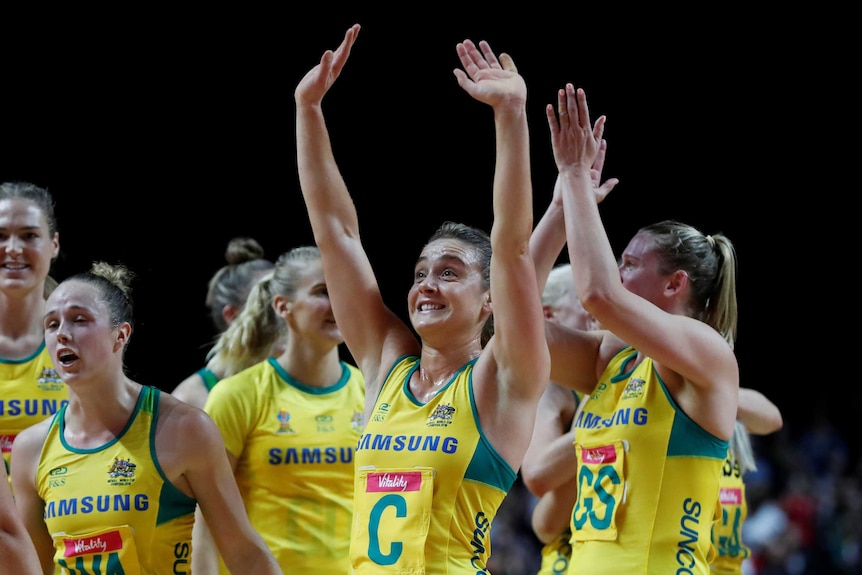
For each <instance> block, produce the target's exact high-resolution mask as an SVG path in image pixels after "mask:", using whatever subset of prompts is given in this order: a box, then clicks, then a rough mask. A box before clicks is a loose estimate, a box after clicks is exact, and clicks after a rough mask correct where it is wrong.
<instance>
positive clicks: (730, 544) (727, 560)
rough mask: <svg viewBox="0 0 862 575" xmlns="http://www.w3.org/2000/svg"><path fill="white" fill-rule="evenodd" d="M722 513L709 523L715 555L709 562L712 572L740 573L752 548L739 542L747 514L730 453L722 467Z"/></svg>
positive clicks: (739, 475) (739, 476)
mask: <svg viewBox="0 0 862 575" xmlns="http://www.w3.org/2000/svg"><path fill="white" fill-rule="evenodd" d="M719 485H720V486H721V494H720V499H721V514H720V515H719V518H718V520H717V521H716V522H715V523H714V524H713V526H712V543H713V545H715V548H716V550H717V551H718V556H717V557H716V558H715V561H714V562H713V563H712V565H711V568H712V572H713V575H718V574H720V575H742V573H743V571H742V563H743V562H744V561H745V560H746V559H748V558H749V557H751V549H749V548H748V546H746V545H745V544H744V543H743V542H742V524H743V523H745V518H746V516H747V515H748V503H747V501H746V498H745V483H744V482H743V474H742V471H741V470H740V468H739V464H738V463H737V462H736V460H734V459H733V458H731V457H728V458H727V459H726V460H725V462H724V467H722V470H721V481H720V483H719Z"/></svg>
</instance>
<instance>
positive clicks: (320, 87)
mask: <svg viewBox="0 0 862 575" xmlns="http://www.w3.org/2000/svg"><path fill="white" fill-rule="evenodd" d="M358 33H359V25H354V26H352V27H351V28H350V29H348V30H347V33H346V34H345V37H344V40H343V41H342V43H341V45H340V46H339V47H338V48H337V49H336V50H335V51H334V52H333V51H332V50H327V51H325V52H324V54H323V57H322V58H321V60H320V63H319V64H318V65H317V66H315V67H314V68H312V69H311V70H310V71H309V72H308V73H307V74H306V75H305V77H304V78H303V79H302V81H301V82H300V84H299V85H298V86H297V88H296V91H295V100H296V130H297V155H298V163H299V178H300V185H301V188H302V193H303V197H304V198H305V202H306V206H307V209H308V215H309V218H310V221H311V227H312V231H313V233H314V239H315V243H316V245H317V246H318V247H319V248H320V251H321V255H322V258H323V267H324V276H325V277H326V283H327V286H329V297H330V301H331V303H332V309H333V312H334V314H335V318H336V320H337V322H338V325H339V327H340V328H341V332H342V334H343V335H344V340H345V343H346V344H347V347H348V349H349V351H350V353H351V354H352V356H353V357H354V358H355V360H356V362H357V365H358V366H359V368H360V370H361V371H362V373H363V375H364V376H365V380H366V405H365V421H366V428H365V431H364V432H363V434H362V436H361V438H360V440H359V445H358V449H357V452H356V484H355V491H354V494H355V495H354V520H353V529H352V535H351V536H352V541H351V548H350V556H351V564H352V568H353V572H354V573H357V574H359V573H407V572H411V573H412V572H415V573H420V572H427V573H441V574H442V573H468V572H469V573H484V572H486V564H487V561H488V557H489V556H490V552H491V550H490V547H489V542H490V533H489V531H490V529H491V524H492V521H493V519H494V515H495V514H496V512H497V510H498V508H499V506H500V503H501V502H502V501H503V498H504V497H505V495H506V493H507V491H508V490H509V489H510V487H511V486H512V484H513V482H514V481H515V478H516V472H517V470H518V468H519V467H520V465H521V461H522V459H523V457H524V453H525V451H526V449H527V446H528V444H529V442H530V435H531V433H532V429H533V421H534V418H535V413H536V406H537V404H538V401H539V398H540V397H541V395H542V392H543V391H544V389H545V386H546V384H547V381H548V376H549V354H548V348H547V345H546V343H545V339H544V319H543V315H542V306H541V301H540V296H539V289H538V285H537V282H536V273H535V267H534V264H533V261H532V258H531V256H530V252H529V249H528V248H529V242H530V234H531V231H532V213H533V209H532V189H531V184H530V164H529V156H530V154H529V141H528V140H529V137H528V136H529V134H528V129H527V120H526V111H525V106H526V96H527V90H526V85H525V83H524V80H523V78H521V76H520V75H519V74H518V72H517V70H516V68H515V65H514V63H513V62H512V59H511V58H510V57H509V56H508V55H506V54H501V55H500V58H499V59H498V58H497V56H496V55H495V54H494V52H493V51H492V50H491V48H490V46H489V45H488V44H487V43H486V42H480V43H479V45H478V46H477V45H476V44H474V43H473V42H472V41H470V40H465V41H464V42H463V43H459V44H458V45H457V46H456V52H457V54H458V57H459V58H460V61H461V64H462V66H463V69H456V70H455V72H454V73H455V76H456V79H457V81H458V84H459V86H461V87H462V88H463V89H464V91H465V92H467V94H468V95H470V96H472V97H473V98H475V99H476V100H478V101H480V102H483V103H486V104H488V105H489V106H491V107H492V108H493V110H494V122H495V127H496V141H497V157H496V171H495V176H494V184H493V212H494V219H493V221H494V224H493V228H492V230H491V233H490V237H489V235H488V234H486V233H485V232H483V231H482V230H478V229H475V228H471V227H469V226H466V225H463V224H459V223H452V222H446V223H444V224H443V225H442V226H440V228H438V230H437V231H436V232H434V233H433V234H432V236H431V238H430V240H429V242H428V243H427V244H426V245H425V247H424V248H423V249H422V251H421V253H420V254H419V258H418V259H417V261H416V262H415V265H414V271H413V277H414V282H413V285H412V286H411V288H410V291H409V293H408V295H407V304H408V314H409V319H410V324H409V325H408V324H406V323H404V322H403V321H402V320H401V319H400V318H399V317H398V315H396V314H395V313H394V312H393V311H392V310H391V309H390V308H389V307H387V305H386V304H385V303H384V301H383V298H382V295H381V292H380V288H379V286H378V284H377V279H376V277H375V274H374V271H373V269H372V268H371V264H370V261H369V258H368V256H367V254H366V253H365V250H364V248H363V245H362V242H361V238H360V235H359V221H358V215H357V212H356V208H355V206H354V204H353V201H352V199H351V196H350V194H349V192H348V190H347V186H346V184H345V182H344V180H343V178H342V176H341V174H340V172H339V170H338V167H337V165H336V162H335V158H334V157H333V153H332V147H331V144H330V139H329V133H328V131H327V127H326V123H325V121H324V115H323V111H322V106H321V102H322V100H323V97H324V96H325V95H326V94H327V92H328V91H329V89H330V87H331V86H332V84H333V82H334V81H335V80H336V79H337V78H338V76H339V74H340V73H341V70H342V68H343V67H344V65H345V64H346V62H347V59H348V57H349V55H350V51H351V48H352V47H353V45H354V42H355V41H356V37H357V34H358ZM416 202H417V204H416V206H415V207H412V206H411V207H408V208H407V209H406V210H405V213H407V214H409V213H410V212H411V211H413V210H414V209H421V202H422V199H421V197H417V200H416ZM492 312H493V334H492V330H491V317H492ZM411 327H412V328H413V329H411ZM413 330H415V334H414V332H413ZM417 335H418V339H417Z"/></svg>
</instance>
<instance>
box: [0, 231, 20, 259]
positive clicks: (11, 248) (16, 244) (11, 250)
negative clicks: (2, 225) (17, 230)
mask: <svg viewBox="0 0 862 575" xmlns="http://www.w3.org/2000/svg"><path fill="white" fill-rule="evenodd" d="M3 244H4V247H5V248H6V253H8V254H13V255H19V254H21V252H22V251H23V245H24V242H21V241H19V240H18V239H16V237H15V236H14V235H11V236H9V237H8V238H6V241H5V242H3Z"/></svg>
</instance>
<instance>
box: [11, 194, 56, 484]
mask: <svg viewBox="0 0 862 575" xmlns="http://www.w3.org/2000/svg"><path fill="white" fill-rule="evenodd" d="M59 252H60V234H59V232H58V231H57V221H56V219H55V217H54V199H53V198H52V197H51V194H50V193H48V190H47V189H45V188H41V187H39V186H36V185H34V184H30V183H27V182H7V183H4V184H0V446H2V449H3V461H4V467H7V468H8V465H9V462H10V457H11V453H12V445H13V444H14V441H15V438H16V436H17V435H18V433H20V432H21V431H22V430H24V429H25V428H27V427H29V426H30V425H33V424H35V423H38V422H40V421H42V420H43V419H45V418H46V417H49V416H51V415H53V414H54V413H55V412H56V411H57V409H58V408H59V407H60V406H61V405H63V404H64V403H65V402H66V401H67V400H68V397H69V394H68V391H67V389H66V386H65V385H63V382H62V381H61V380H60V378H59V377H58V376H57V373H56V372H55V371H54V367H53V363H52V360H51V357H50V355H49V353H48V350H47V349H46V347H45V339H44V336H43V333H42V314H43V313H44V311H45V294H46V292H48V291H50V286H52V285H53V280H52V279H51V277H50V275H49V273H50V270H51V265H52V263H53V262H54V259H55V258H56V257H57V255H58V254H59ZM7 470H8V469H7Z"/></svg>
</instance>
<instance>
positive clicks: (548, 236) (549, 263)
mask: <svg viewBox="0 0 862 575" xmlns="http://www.w3.org/2000/svg"><path fill="white" fill-rule="evenodd" d="M607 149H608V143H607V140H602V141H601V142H600V146H599V151H598V153H597V154H596V159H595V160H594V161H593V166H592V169H591V170H590V177H591V179H592V182H593V189H594V190H595V194H596V203H600V202H601V201H602V200H604V199H605V197H606V196H607V195H608V194H609V193H611V191H612V190H613V189H614V187H615V186H616V185H617V184H618V183H619V180H618V179H617V178H609V179H608V180H607V181H606V182H604V183H602V181H601V180H602V169H604V166H605V157H606V155H607ZM565 245H566V226H565V221H564V218H563V197H562V185H561V183H560V178H559V176H557V179H556V181H555V182H554V193H553V196H552V198H551V202H550V203H549V204H548V208H547V209H546V210H545V213H544V214H542V217H541V219H539V223H538V224H536V229H534V230H533V235H532V237H531V238H530V254H531V255H532V256H533V262H534V263H535V264H536V279H537V280H538V282H539V293H541V292H542V291H543V290H544V289H545V282H546V281H547V280H548V274H550V273H551V269H552V268H553V267H554V264H555V263H556V261H557V258H558V257H559V255H560V253H561V252H562V251H563V248H564V247H565Z"/></svg>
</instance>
